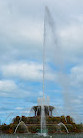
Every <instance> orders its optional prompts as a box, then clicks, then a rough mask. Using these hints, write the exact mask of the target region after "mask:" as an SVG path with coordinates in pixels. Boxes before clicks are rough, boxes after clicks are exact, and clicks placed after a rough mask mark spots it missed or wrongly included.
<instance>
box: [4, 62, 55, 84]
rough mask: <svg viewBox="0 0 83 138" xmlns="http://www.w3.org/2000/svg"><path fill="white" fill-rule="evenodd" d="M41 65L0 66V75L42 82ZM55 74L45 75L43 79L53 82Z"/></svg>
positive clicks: (48, 73) (21, 63)
mask: <svg viewBox="0 0 83 138" xmlns="http://www.w3.org/2000/svg"><path fill="white" fill-rule="evenodd" d="M42 71H43V67H42V64H38V63H35V62H29V63H26V62H18V63H15V64H8V65H3V66H2V74H3V76H4V77H16V78H20V79H23V80H29V81H42V77H43V72H42ZM54 78H55V74H53V73H52V72H49V70H47V72H46V73H45V79H47V80H53V81H54Z"/></svg>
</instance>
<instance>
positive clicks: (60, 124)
mask: <svg viewBox="0 0 83 138" xmlns="http://www.w3.org/2000/svg"><path fill="white" fill-rule="evenodd" d="M58 125H59V126H64V128H65V129H66V132H67V133H69V131H68V129H67V127H66V125H65V124H63V123H62V122H60V123H59V124H58Z"/></svg>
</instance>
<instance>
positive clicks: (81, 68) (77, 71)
mask: <svg viewBox="0 0 83 138" xmlns="http://www.w3.org/2000/svg"><path fill="white" fill-rule="evenodd" d="M70 79H71V84H72V85H74V86H75V87H78V88H80V89H82V88H83V65H78V66H75V67H73V68H72V69H71V75H70ZM80 89H79V91H80Z"/></svg>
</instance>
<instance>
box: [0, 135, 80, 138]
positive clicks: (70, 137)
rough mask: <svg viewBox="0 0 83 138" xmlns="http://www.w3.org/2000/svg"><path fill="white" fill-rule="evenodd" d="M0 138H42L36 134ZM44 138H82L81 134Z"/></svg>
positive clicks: (1, 136)
mask: <svg viewBox="0 0 83 138" xmlns="http://www.w3.org/2000/svg"><path fill="white" fill-rule="evenodd" d="M0 138H44V137H43V136H38V135H36V134H33V135H32V134H15V135H14V134H13V135H12V134H10V135H8V134H1V135H0ZM46 138H83V134H53V135H49V136H47V137H46Z"/></svg>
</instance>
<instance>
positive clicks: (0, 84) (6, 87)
mask: <svg viewBox="0 0 83 138" xmlns="http://www.w3.org/2000/svg"><path fill="white" fill-rule="evenodd" d="M16 88H17V85H16V84H15V83H14V81H12V80H0V91H4V92H5V91H7V92H10V91H12V90H15V89H16Z"/></svg>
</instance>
